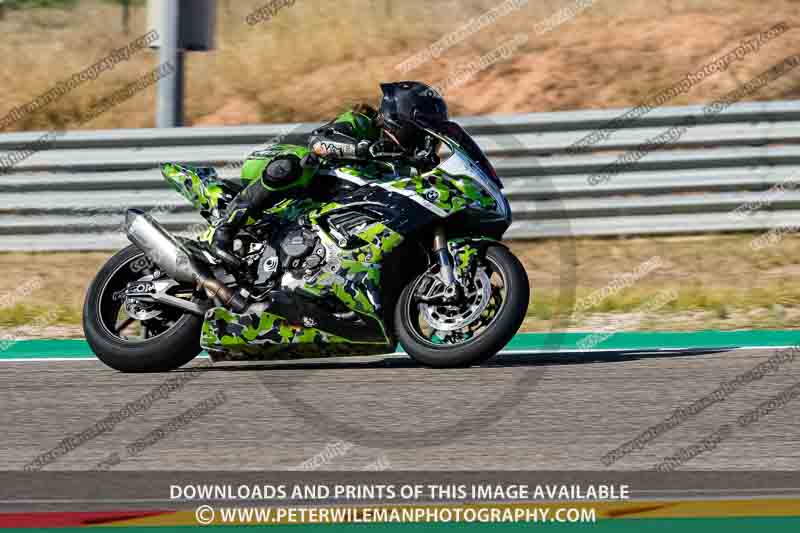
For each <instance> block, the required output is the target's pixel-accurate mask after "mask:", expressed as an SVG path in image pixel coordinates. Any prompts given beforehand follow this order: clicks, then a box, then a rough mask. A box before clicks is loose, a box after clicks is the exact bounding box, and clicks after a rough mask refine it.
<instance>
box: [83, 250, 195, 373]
mask: <svg viewBox="0 0 800 533" xmlns="http://www.w3.org/2000/svg"><path fill="white" fill-rule="evenodd" d="M143 264H144V265H146V264H147V260H146V259H145V256H144V253H143V252H142V251H141V250H140V249H139V248H137V247H136V246H128V247H127V248H124V249H123V250H121V251H119V252H117V253H116V254H115V255H114V256H113V257H112V258H111V259H110V260H109V261H108V262H107V263H106V264H105V265H104V266H103V268H102V269H101V270H100V272H98V274H97V276H96V277H95V278H94V281H92V283H91V285H90V286H89V290H88V291H87V293H86V300H85V302H84V306H83V331H84V334H85V335H86V341H87V342H88V343H89V346H91V348H92V351H94V353H95V355H97V357H98V359H100V360H101V361H102V362H103V363H105V364H106V365H108V366H110V367H111V368H113V369H115V370H119V371H120V372H166V371H169V370H174V369H176V368H179V367H181V366H183V365H185V364H186V363H188V362H189V361H191V360H192V359H194V358H195V357H196V356H197V355H198V354H199V353H200V352H201V348H200V328H201V326H202V323H203V319H202V317H199V316H196V315H191V314H180V312H177V314H174V315H172V316H171V318H172V322H171V323H170V324H164V325H163V330H157V331H156V332H157V334H156V335H154V336H152V337H150V338H148V337H147V334H146V333H145V335H144V338H143V339H136V340H135V341H134V340H129V339H127V338H125V337H124V335H123V334H122V333H121V331H116V332H115V331H114V329H115V327H114V324H116V323H117V315H118V314H119V313H120V309H121V307H122V304H121V303H120V301H119V298H116V297H115V296H116V294H118V293H119V291H120V290H121V288H124V287H125V286H126V285H127V283H128V282H130V281H135V280H136V279H138V278H139V277H141V275H142V274H146V273H147V272H148V269H149V268H153V267H152V266H151V267H145V268H139V267H140V266H141V265H143ZM167 312H169V313H175V311H172V310H168V311H167ZM151 327H154V326H151ZM145 332H146V329H145Z"/></svg>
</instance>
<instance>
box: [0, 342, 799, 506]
mask: <svg viewBox="0 0 800 533" xmlns="http://www.w3.org/2000/svg"><path fill="white" fill-rule="evenodd" d="M774 353H775V349H774V348H768V349H742V350H706V351H685V350H683V351H682V350H675V351H666V352H665V351H640V352H630V351H607V352H599V353H595V354H586V353H583V354H578V353H558V354H542V353H530V354H526V353H514V354H507V355H501V356H498V357H497V358H495V359H494V360H492V361H491V362H490V363H488V364H486V365H484V366H480V367H472V368H466V369H453V370H435V369H428V368H422V367H419V366H416V365H415V364H414V363H413V362H412V361H410V360H409V359H408V358H406V357H405V356H402V355H395V356H387V357H372V358H360V359H337V360H328V361H323V362H317V361H310V362H309V361H304V362H285V363H283V362H275V363H268V364H262V365H258V366H252V365H233V364H226V365H219V366H218V365H215V366H213V367H211V368H203V369H202V370H200V371H199V373H198V374H196V375H195V377H194V378H193V379H191V380H190V381H188V382H187V383H185V385H184V386H183V388H181V389H180V390H176V391H173V392H172V393H170V394H169V395H168V397H166V398H161V399H158V400H157V401H154V402H153V403H152V405H150V406H149V408H148V409H146V410H145V411H144V412H141V413H138V414H136V415H135V416H131V417H129V418H127V419H125V420H123V421H121V422H120V423H118V424H117V425H115V426H114V427H113V429H112V430H111V431H108V432H105V433H103V434H100V435H99V436H97V437H96V438H93V439H91V440H89V441H88V442H86V443H84V444H83V445H81V446H79V447H78V448H76V449H74V450H71V451H70V452H69V453H67V454H65V455H63V456H61V457H58V458H57V460H55V461H54V462H52V463H51V464H48V465H47V466H46V467H45V471H47V470H89V469H94V468H96V467H97V465H98V464H99V463H100V462H102V461H103V460H104V459H106V458H107V457H108V456H109V454H113V453H115V452H116V453H118V454H119V455H120V457H121V458H122V462H121V463H120V464H118V465H116V466H114V467H113V469H112V470H114V471H119V470H131V471H142V470H206V471H212V470H214V471H221V470H226V471H236V470H284V469H294V468H297V467H298V465H300V464H301V463H303V462H304V461H308V460H310V459H313V458H315V457H316V458H317V459H319V458H321V457H323V456H324V457H325V458H324V464H323V465H320V468H321V469H324V470H362V469H370V468H376V467H377V468H387V469H390V470H605V469H609V470H611V469H613V470H641V469H650V468H653V466H654V465H655V464H656V463H658V462H659V461H660V460H662V459H663V458H664V457H666V456H669V455H672V454H674V453H676V452H678V451H679V450H680V449H681V448H682V447H685V446H688V445H691V444H695V443H697V442H699V441H700V440H701V439H703V438H704V437H706V436H707V435H709V434H710V433H712V432H714V431H715V430H716V429H718V428H719V427H720V426H721V425H723V424H726V423H728V424H732V425H735V423H736V419H737V417H739V416H741V415H742V414H744V413H746V412H748V411H750V410H752V409H753V408H755V407H757V406H758V405H759V404H760V403H762V402H764V401H767V400H769V399H770V398H772V397H774V396H775V395H777V394H778V393H779V392H780V391H781V390H782V389H784V388H786V387H789V386H791V385H793V384H795V383H797V382H800V361H795V362H794V363H791V364H786V365H784V366H782V367H780V368H779V369H778V370H777V371H775V372H771V373H769V374H767V375H765V376H764V377H763V378H762V379H760V380H756V381H753V382H752V383H749V384H747V385H745V386H744V387H742V388H741V389H739V390H737V391H736V392H734V393H732V394H731V395H730V396H728V397H727V398H726V399H725V400H724V401H721V402H718V403H715V404H713V405H711V406H710V407H708V408H707V409H705V410H704V411H703V412H701V413H699V414H697V415H696V416H693V417H691V418H690V419H688V420H686V421H685V422H683V423H682V424H681V425H679V426H677V427H675V428H673V429H670V430H669V431H667V432H666V433H664V434H662V435H660V436H658V437H657V438H655V439H654V440H653V441H652V442H650V443H649V444H647V445H646V446H645V447H644V449H642V450H638V451H634V452H632V453H630V454H629V455H627V456H625V457H623V458H622V459H620V460H619V461H618V462H617V463H615V464H614V465H612V466H610V467H607V466H605V465H604V464H603V463H602V462H601V457H602V456H603V455H604V454H606V453H607V452H609V451H611V450H612V449H614V448H616V447H617V446H619V445H621V444H623V443H624V442H626V441H628V440H630V439H633V438H634V437H636V436H637V435H638V434H639V433H641V432H642V431H644V430H645V429H646V428H648V427H650V426H652V425H654V424H657V423H659V422H662V421H663V420H665V419H667V418H669V416H670V415H671V414H672V413H673V412H674V410H675V409H676V408H678V407H685V406H687V405H689V404H691V403H692V402H694V401H695V400H698V399H699V398H701V397H703V396H704V395H707V394H709V393H710V392H712V391H713V390H714V389H715V388H717V387H718V386H719V384H720V382H722V381H724V380H730V379H733V378H734V377H736V376H737V375H739V374H741V373H743V372H746V371H747V370H750V369H752V368H753V367H754V366H755V365H757V364H758V363H759V362H763V361H765V360H767V359H768V358H769V357H770V356H771V355H773V354H774ZM198 364H200V365H206V364H207V363H206V362H204V361H202V360H196V361H195V362H194V363H193V365H198ZM190 366H192V365H190ZM187 371H188V370H186V369H182V370H180V371H178V372H187ZM175 375H177V372H174V373H170V374H138V375H132V374H121V373H118V372H115V371H113V370H110V369H108V368H107V367H105V366H103V365H102V364H101V363H99V362H96V361H85V360H75V361H5V362H2V363H0V406H2V408H1V409H0V432H2V434H3V435H2V439H1V441H2V448H3V451H2V453H0V470H22V469H23V467H24V466H25V465H26V464H28V463H29V462H30V461H32V460H33V459H34V458H35V457H36V456H37V455H39V454H42V453H45V452H47V451H48V450H51V449H53V448H54V447H56V446H57V445H58V444H59V442H61V441H62V439H64V437H66V436H68V435H72V434H76V433H79V432H81V431H83V430H85V429H86V428H88V427H90V426H92V425H93V424H95V423H96V422H97V421H99V420H102V419H103V418H104V417H106V416H107V415H108V414H109V412H111V411H113V410H115V409H120V408H121V407H123V406H124V405H125V404H126V403H127V402H132V401H135V400H137V399H138V398H141V397H142V396H143V395H145V394H147V393H148V392H149V391H151V390H153V389H155V388H157V387H158V386H159V385H160V384H162V383H164V381H165V380H166V379H169V378H171V377H174V376H175ZM220 393H222V395H224V400H225V401H224V403H222V404H221V405H218V406H216V407H215V408H213V409H212V410H209V411H208V412H206V413H205V414H203V415H202V416H199V417H198V418H196V419H194V420H191V421H190V422H188V423H186V424H184V425H183V426H181V427H180V428H179V429H176V430H175V431H173V432H169V433H168V434H166V435H165V436H164V437H163V438H161V439H159V440H158V441H156V442H153V443H152V444H151V445H149V446H148V447H147V448H146V449H143V450H142V451H141V452H140V453H137V454H135V455H131V454H129V453H128V452H127V451H126V450H127V449H128V448H127V447H128V446H129V445H130V444H132V443H134V442H136V441H137V440H139V439H142V438H143V437H145V436H147V435H148V434H149V433H150V432H152V431H153V430H154V429H156V428H158V427H163V426H164V424H166V423H167V422H168V421H170V419H172V418H173V417H175V416H176V415H178V414H180V413H182V412H184V411H186V410H187V409H189V408H192V407H193V406H196V405H198V403H199V402H201V401H202V400H205V399H208V398H210V397H214V396H215V395H217V396H216V397H217V398H220V397H223V396H220ZM798 401H800V399H795V400H794V401H793V402H789V403H788V404H786V405H785V406H782V407H779V408H777V409H775V410H774V411H773V412H771V413H770V414H769V415H767V416H765V417H763V418H761V419H760V420H758V421H757V422H755V423H753V424H752V425H750V426H749V427H747V428H744V429H741V428H737V429H736V431H734V433H733V434H732V435H731V436H730V437H728V438H727V439H726V440H725V441H723V442H721V443H720V444H719V445H718V446H717V447H716V449H713V450H711V451H708V452H705V453H702V454H701V455H699V456H697V457H695V458H694V459H693V460H692V461H691V462H690V463H688V464H687V465H684V467H682V468H685V469H693V470H731V469H742V470H798V466H800V446H798V442H799V441H800V410H798ZM340 441H346V443H347V444H346V445H345V446H343V445H342V443H341V442H340ZM326 450H327V451H326ZM331 450H335V451H333V452H332V451H331ZM315 468H316V467H315ZM798 490H800V489H798ZM768 493H769V491H767V492H766V493H765V494H764V495H765V496H766V495H768ZM717 495H718V496H721V495H725V490H724V488H721V489H720V490H719V491H717ZM728 495H729V496H730V495H732V494H728Z"/></svg>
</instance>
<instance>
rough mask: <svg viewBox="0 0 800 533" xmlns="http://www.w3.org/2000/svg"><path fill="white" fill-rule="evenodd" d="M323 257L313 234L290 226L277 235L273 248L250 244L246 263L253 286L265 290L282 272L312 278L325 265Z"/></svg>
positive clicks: (316, 238) (272, 284)
mask: <svg viewBox="0 0 800 533" xmlns="http://www.w3.org/2000/svg"><path fill="white" fill-rule="evenodd" d="M325 255H326V251H325V247H324V246H322V243H321V242H320V240H319V238H318V237H317V236H316V234H315V233H314V232H313V231H311V230H309V229H306V228H303V227H297V226H294V227H293V228H290V229H289V230H288V231H286V232H285V233H283V235H280V236H279V238H278V240H277V248H276V247H273V245H272V244H271V243H270V244H268V243H262V244H253V245H251V250H250V253H249V254H248V255H247V261H248V263H249V264H250V265H251V268H252V269H253V271H254V274H255V276H254V277H255V283H254V285H255V286H256V287H258V288H262V289H266V288H272V287H274V286H275V284H276V281H277V280H278V279H280V277H281V275H282V274H283V273H286V272H290V273H292V274H293V275H294V277H296V278H298V279H299V278H303V277H310V276H313V275H314V274H315V273H316V272H317V271H318V270H319V268H320V267H322V266H323V264H324V263H325ZM256 265H257V266H256Z"/></svg>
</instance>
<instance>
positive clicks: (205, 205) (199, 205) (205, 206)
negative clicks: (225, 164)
mask: <svg viewBox="0 0 800 533" xmlns="http://www.w3.org/2000/svg"><path fill="white" fill-rule="evenodd" d="M161 174H162V175H163V176H164V179H166V180H167V183H169V184H170V185H171V186H172V188H173V189H175V190H176V191H178V192H179V193H180V194H181V195H182V196H183V197H184V198H186V199H187V200H189V202H191V204H192V206H193V207H194V208H195V209H197V210H198V211H200V214H201V215H202V216H203V218H205V219H207V220H210V221H213V220H217V219H219V217H220V216H221V213H223V212H224V211H225V208H226V207H227V205H228V203H229V202H230V201H231V200H233V198H234V196H236V193H238V192H239V188H238V187H237V186H235V185H233V184H231V183H229V182H227V181H225V180H224V179H222V178H220V177H219V176H218V175H217V172H216V171H215V170H214V169H213V168H204V167H203V168H194V167H190V166H186V165H178V164H175V163H167V164H165V165H162V167H161Z"/></svg>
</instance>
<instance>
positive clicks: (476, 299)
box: [395, 245, 530, 367]
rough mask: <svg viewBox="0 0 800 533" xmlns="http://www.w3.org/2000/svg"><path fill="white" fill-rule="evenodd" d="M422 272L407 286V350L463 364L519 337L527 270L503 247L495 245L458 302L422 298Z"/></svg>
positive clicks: (399, 317) (401, 309)
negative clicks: (516, 335) (432, 301)
mask: <svg viewBox="0 0 800 533" xmlns="http://www.w3.org/2000/svg"><path fill="white" fill-rule="evenodd" d="M426 278H429V275H428V274H423V275H421V276H418V277H417V278H416V279H414V280H413V281H412V282H411V283H409V284H408V285H407V286H406V288H405V289H404V290H403V293H402V295H401V296H400V299H399V301H398V302H397V306H396V307H395V325H396V329H397V336H398V338H399V340H400V343H401V344H402V345H403V347H404V348H405V349H406V351H407V352H408V354H409V355H410V356H411V357H413V358H414V359H415V360H417V361H419V362H420V363H422V364H425V365H428V366H433V367H458V366H466V365H470V364H474V363H478V362H481V361H485V360H487V359H489V358H491V357H492V356H494V355H495V354H496V353H497V352H499V351H500V350H501V349H502V348H503V347H504V346H505V345H506V344H508V342H509V341H510V340H511V339H512V338H513V337H514V335H515V334H516V333H517V331H518V330H519V327H520V326H521V325H522V321H523V320H524V319H525V315H526V313H527V310H528V298H529V294H530V289H529V287H528V275H527V274H526V272H525V268H524V267H523V266H522V264H521V263H520V262H519V260H518V259H517V258H516V257H515V256H514V255H513V254H512V253H511V252H510V251H508V249H506V248H504V247H502V246H496V245H495V246H490V247H489V248H488V249H487V250H486V255H485V257H484V258H483V260H482V261H481V263H480V264H479V266H478V268H477V269H476V272H475V274H474V279H473V280H471V283H469V285H470V286H469V287H463V288H462V290H463V297H462V298H461V299H460V300H459V301H458V303H455V304H452V305H440V304H433V303H426V302H423V301H420V299H419V298H418V297H417V296H416V295H417V293H418V288H419V287H420V286H422V284H423V283H426V281H425V280H426Z"/></svg>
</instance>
